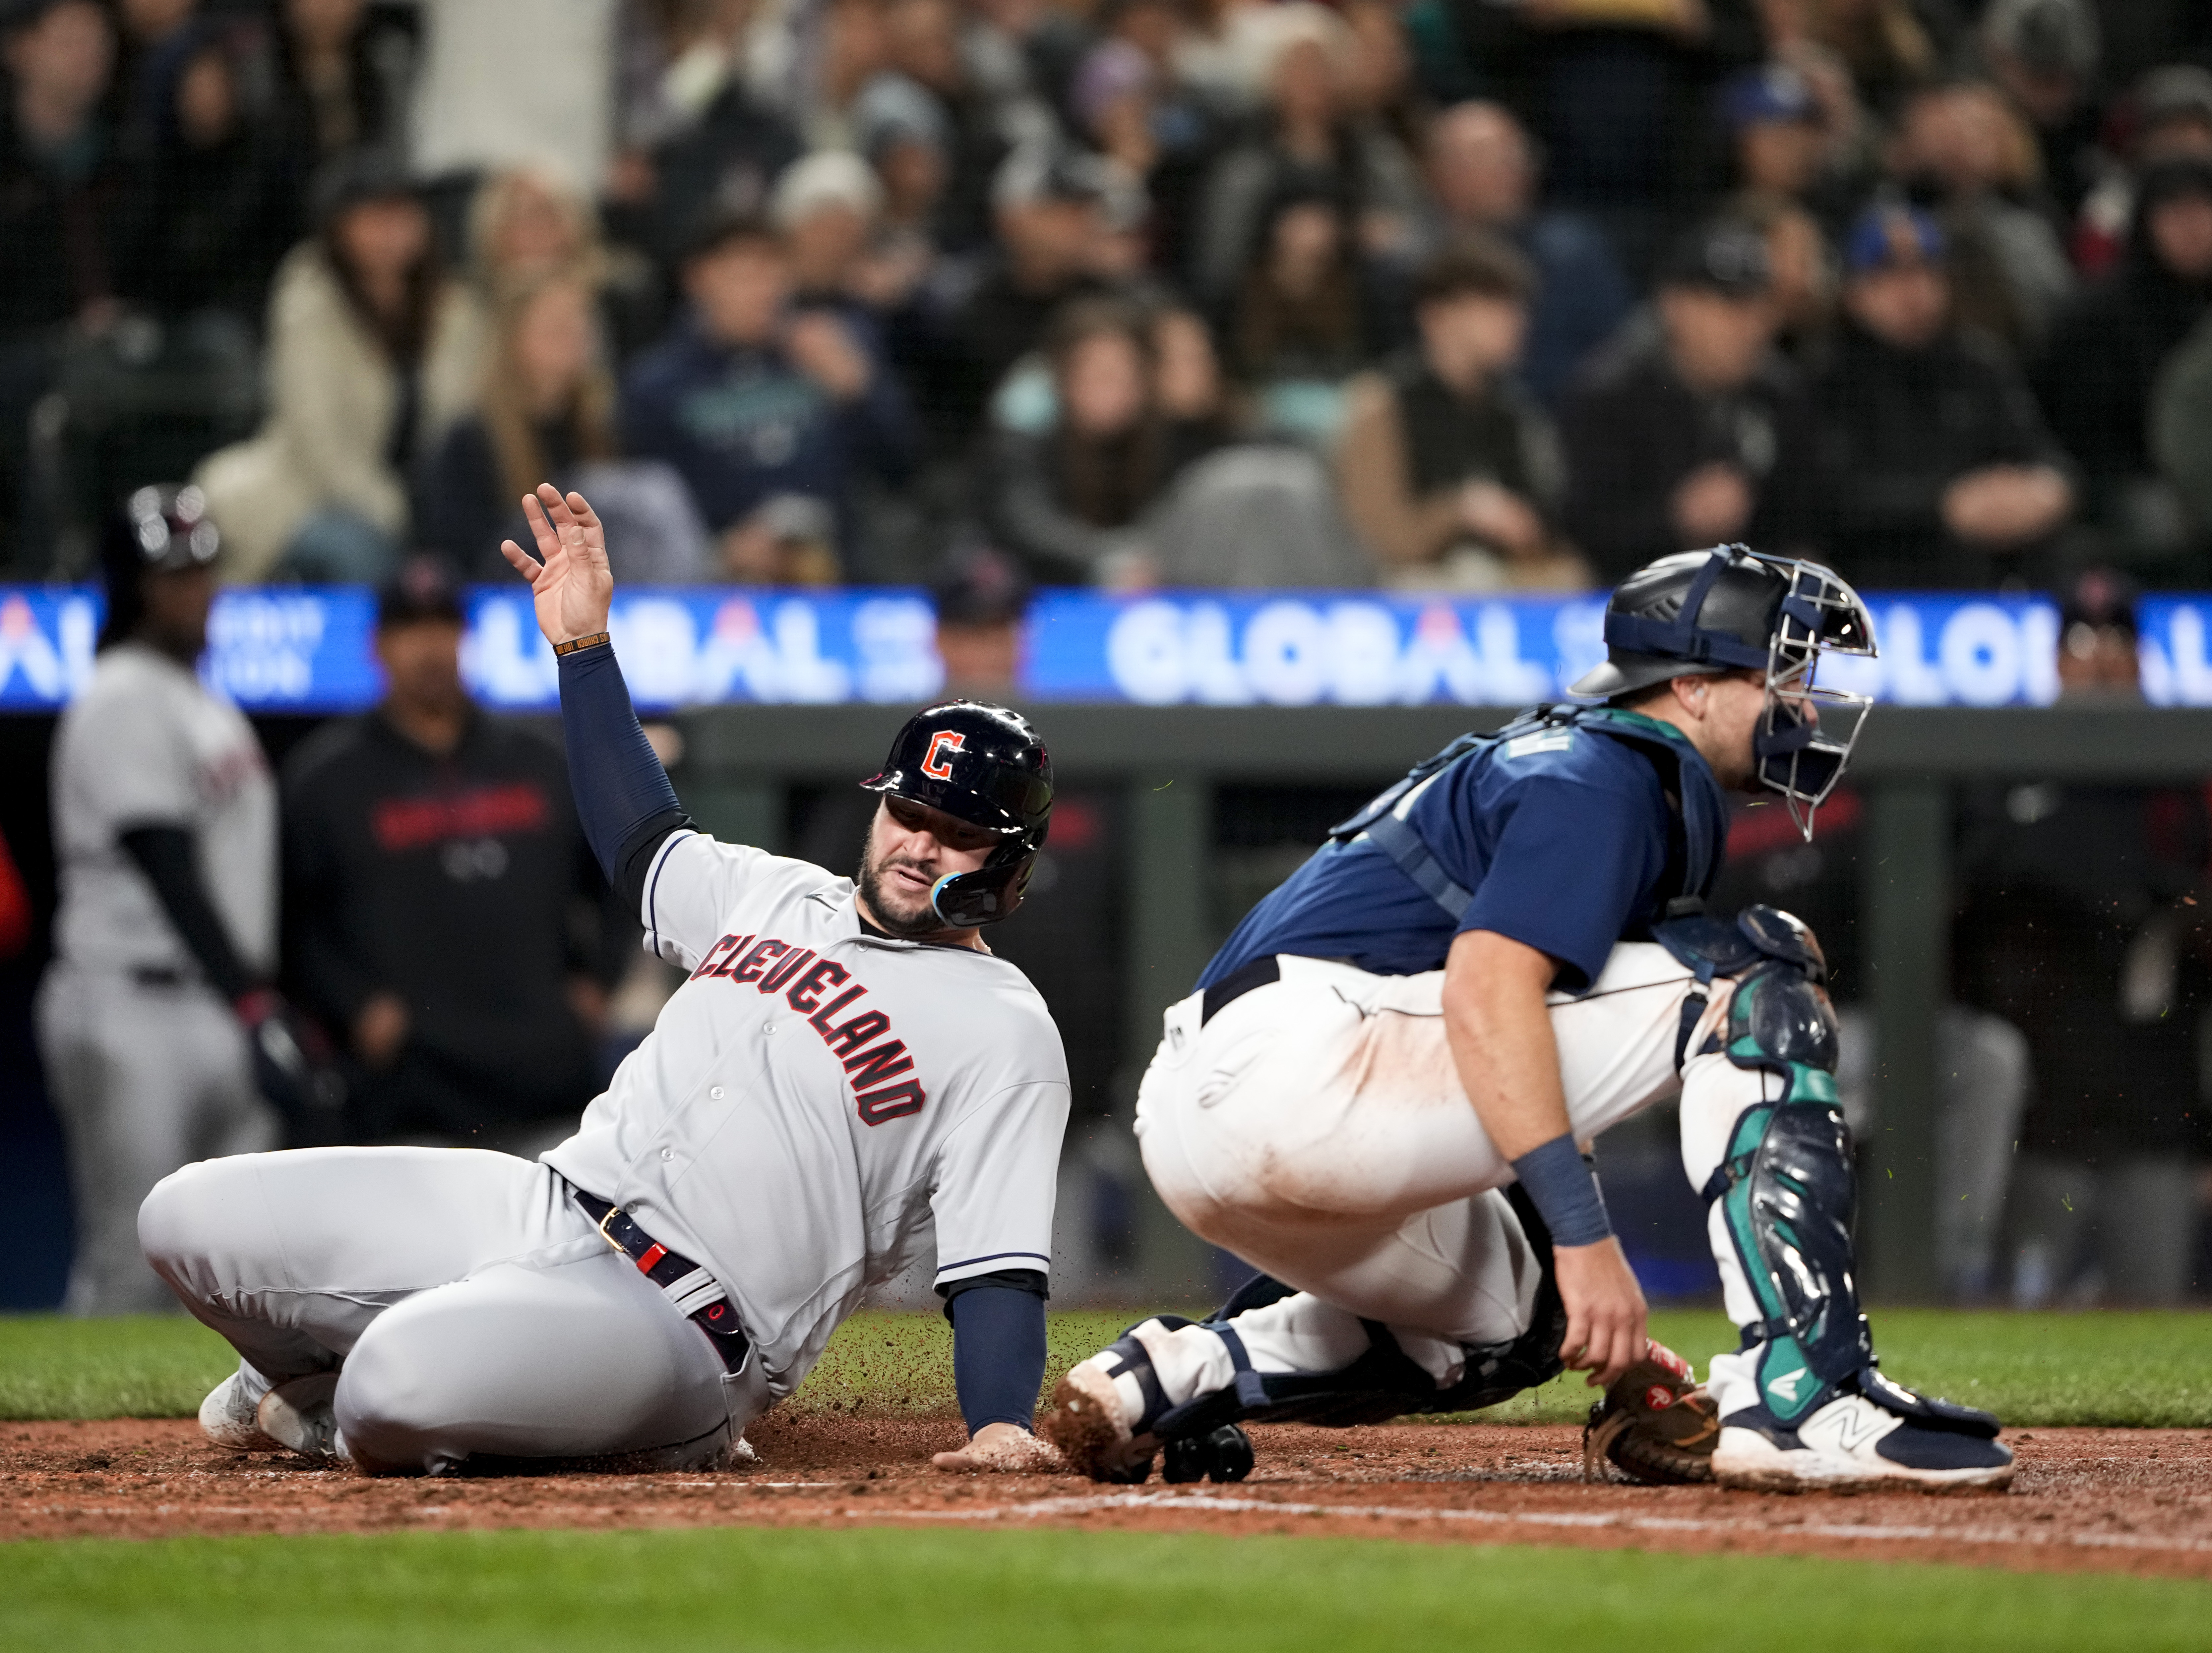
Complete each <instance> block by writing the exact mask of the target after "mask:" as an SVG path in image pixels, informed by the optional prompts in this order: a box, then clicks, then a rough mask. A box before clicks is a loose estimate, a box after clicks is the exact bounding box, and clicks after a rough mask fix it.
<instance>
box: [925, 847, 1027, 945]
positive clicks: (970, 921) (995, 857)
mask: <svg viewBox="0 0 2212 1653" xmlns="http://www.w3.org/2000/svg"><path fill="white" fill-rule="evenodd" d="M1033 872H1036V844H1034V843H1032V842H1027V841H1026V840H1024V841H1023V842H1018V843H1013V844H1008V845H1006V846H1005V847H1004V848H1000V849H998V850H995V851H994V852H993V854H992V856H991V859H990V860H987V861H986V862H985V863H984V864H983V865H982V866H980V867H978V868H976V869H975V871H974V872H948V873H946V874H945V876H944V877H943V878H939V880H938V881H937V882H936V883H935V884H932V885H931V886H930V890H929V905H930V908H931V909H932V910H933V912H935V913H936V915H937V916H938V917H939V918H940V919H942V920H943V921H945V924H946V926H947V927H950V928H952V929H955V930H969V929H973V928H975V927H976V926H978V925H981V924H996V923H997V922H998V921H1000V920H1001V919H1006V918H1012V916H1013V915H1014V910H1015V909H1017V908H1018V907H1019V906H1020V905H1021V904H1022V897H1023V896H1025V895H1027V894H1028V893H1029V887H1030V874H1031V873H1033Z"/></svg>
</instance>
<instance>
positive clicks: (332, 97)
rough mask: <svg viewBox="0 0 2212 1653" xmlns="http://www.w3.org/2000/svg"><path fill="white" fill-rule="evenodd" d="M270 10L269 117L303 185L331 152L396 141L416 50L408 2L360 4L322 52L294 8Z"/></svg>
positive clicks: (416, 25)
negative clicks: (273, 20)
mask: <svg viewBox="0 0 2212 1653" xmlns="http://www.w3.org/2000/svg"><path fill="white" fill-rule="evenodd" d="M273 9H275V10H276V11H277V12H278V13H279V14H280V16H279V20H278V25H277V27H276V28H275V29H274V30H273V31H272V33H273V34H274V36H275V48H274V50H273V52H271V54H270V56H271V58H272V63H271V70H272V74H271V78H272V79H273V80H274V82H275V86H274V88H273V96H272V98H271V103H272V109H271V119H272V121H273V124H274V125H276V129H277V131H279V132H281V133H282V134H283V147H284V151H285V153H286V155H288V156H289V158H290V160H291V161H292V164H293V167H294V168H295V173H296V176H297V178H298V179H299V183H300V187H301V190H302V191H304V190H305V188H306V186H307V180H308V179H310V178H312V177H313V174H314V172H315V169H316V167H318V166H319V165H320V164H321V163H322V162H323V161H325V160H327V159H329V158H330V157H331V156H332V155H338V154H341V153H343V151H345V150H348V149H390V148H391V147H392V146H393V145H394V144H395V143H397V141H398V138H399V136H400V131H401V128H402V126H403V125H404V121H405V119H406V113H407V89H408V88H409V86H410V84H411V83H412V80H413V76H414V70H415V64H416V57H417V55H418V53H419V52H420V49H421V44H422V43H421V40H420V38H419V37H420V33H421V21H420V18H419V17H418V15H417V13H416V9H415V8H414V7H411V6H401V5H394V4H378V3H372V4H368V5H365V6H363V7H362V9H361V11H360V13H359V14H358V15H356V18H355V19H354V21H353V23H352V26H351V27H350V29H349V32H348V33H347V34H346V36H345V38H344V40H343V41H338V40H332V41H331V46H330V48H329V49H328V50H327V51H325V50H323V49H321V48H319V46H316V45H314V44H313V43H311V42H309V41H308V40H307V37H306V36H305V35H304V34H303V33H302V32H301V27H300V26H299V22H298V20H297V19H296V18H295V16H294V15H292V14H293V11H294V8H292V7H291V6H289V5H283V6H278V7H276V8H273ZM300 9H301V10H302V11H304V10H306V9H307V8H304V7H302V8H300Z"/></svg>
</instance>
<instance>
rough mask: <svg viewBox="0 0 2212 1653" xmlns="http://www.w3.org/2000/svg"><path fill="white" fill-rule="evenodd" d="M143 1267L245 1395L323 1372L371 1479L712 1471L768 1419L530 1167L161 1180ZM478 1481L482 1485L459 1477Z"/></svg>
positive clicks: (152, 1199) (559, 1184)
mask: <svg viewBox="0 0 2212 1653" xmlns="http://www.w3.org/2000/svg"><path fill="white" fill-rule="evenodd" d="M138 1233H139V1239H140V1242H141V1243H142V1244H143V1246H144V1248H145V1254H146V1260H147V1261H149V1262H150V1263H151V1264H152V1265H153V1266H154V1270H155V1273H158V1274H159V1275H161V1278H162V1279H165V1280H167V1282H168V1284H169V1286H170V1289H171V1290H172V1291H174V1292H175V1293H176V1294H177V1296H178V1297H179V1299H180V1300H181V1301H182V1302H183V1303H184V1305H185V1308H187V1309H189V1310H191V1312H192V1314H193V1315H194V1316H197V1318H198V1319H199V1320H201V1321H202V1322H204V1323H205V1324H207V1325H208V1326H210V1327H212V1328H214V1329H215V1330H216V1331H218V1332H220V1333H222V1335H223V1336H224V1337H225V1338H227V1339H228V1340H229V1341H230V1344H231V1346H232V1347H234V1348H235V1349H236V1350H237V1351H238V1352H239V1354H240V1358H241V1365H240V1370H241V1371H242V1372H243V1373H244V1375H245V1378H246V1385H247V1387H248V1389H249V1390H250V1391H252V1392H254V1393H259V1392H261V1391H263V1390H265V1389H267V1388H269V1387H270V1386H273V1385H275V1384H277V1383H284V1382H286V1381H288V1380H289V1379H291V1378H295V1377H302V1376H307V1375H308V1374H310V1373H313V1372H319V1371H328V1370H332V1369H336V1370H337V1371H338V1374H339V1376H338V1383H337V1395H336V1397H335V1405H336V1407H337V1422H338V1429H339V1432H340V1434H341V1435H342V1436H343V1439H344V1443H345V1445H346V1448H347V1449H348V1450H349V1452H350V1453H351V1454H352V1455H353V1458H354V1461H355V1462H356V1464H358V1465H359V1466H360V1467H361V1468H364V1469H368V1470H369V1471H371V1472H381V1473H394V1474H422V1473H428V1474H451V1473H454V1472H455V1471H457V1470H459V1468H461V1467H462V1466H463V1465H465V1464H466V1463H468V1462H469V1461H470V1460H471V1459H483V1458H493V1459H499V1460H514V1459H524V1460H544V1459H565V1460H573V1459H588V1458H600V1457H608V1456H613V1455H624V1456H629V1455H646V1456H647V1457H649V1458H650V1459H651V1460H652V1461H653V1462H655V1463H657V1464H659V1465H661V1466H663V1467H667V1468H684V1467H695V1466H699V1465H703V1464H706V1463H709V1462H714V1461H715V1460H716V1459H718V1458H719V1457H720V1455H721V1454H722V1453H723V1452H724V1451H725V1450H726V1449H727V1448H728V1446H729V1445H730V1443H732V1442H733V1441H735V1440H736V1439H737V1438H738V1437H739V1436H741V1435H742V1434H743V1433H744V1426H745V1425H746V1424H747V1423H748V1422H749V1421H750V1419H752V1418H753V1417H754V1416H756V1415H757V1413H760V1412H761V1411H762V1410H763V1409H764V1407H766V1404H767V1381H766V1379H765V1378H764V1377H763V1375H762V1372H761V1363H760V1360H759V1358H758V1357H757V1356H755V1357H753V1358H750V1359H748V1360H747V1361H746V1362H745V1364H744V1369H743V1370H741V1371H738V1372H736V1373H730V1372H727V1371H726V1370H724V1367H723V1364H722V1358H721V1356H720V1353H719V1352H717V1350H716V1349H715V1348H714V1345H713V1344H712V1343H711V1342H710V1341H709V1340H708V1337H707V1334H705V1333H704V1332H703V1331H702V1330H701V1329H700V1328H698V1327H697V1326H696V1325H695V1324H694V1323H692V1322H690V1320H688V1319H686V1318H685V1317H684V1315H683V1314H682V1313H681V1312H679V1311H678V1309H677V1307H676V1306H675V1304H672V1303H671V1302H670V1301H669V1299H668V1298H667V1297H665V1296H664V1295H663V1294H662V1292H661V1291H660V1289H659V1287H658V1286H656V1285H653V1282H652V1281H650V1280H648V1279H646V1278H645V1277H644V1276H643V1275H642V1274H641V1273H638V1272H637V1269H636V1267H635V1265H633V1264H632V1263H631V1262H630V1261H629V1259H628V1258H627V1257H624V1256H623V1255H620V1254H619V1253H617V1252H616V1251H614V1250H612V1249H611V1248H610V1247H609V1245H608V1243H607V1242H606V1241H605V1239H604V1238H602V1237H600V1235H599V1231H598V1230H597V1229H596V1228H595V1227H594V1226H593V1225H592V1222H591V1220H590V1219H589V1218H586V1216H585V1215H584V1213H583V1212H582V1210H581V1209H580V1208H579V1207H578V1206H577V1205H576V1204H575V1202H574V1200H573V1199H572V1198H571V1197H570V1195H569V1190H568V1183H567V1182H565V1181H564V1180H563V1179H562V1177H561V1176H559V1175H558V1174H556V1172H555V1171H554V1170H552V1169H551V1168H550V1166H546V1165H542V1164H537V1163H535V1162H534V1161H531V1160H526V1159H517V1158H513V1156H511V1155H507V1154H499V1153H489V1152H483V1151H482V1150H479V1149H473V1148H309V1149H301V1150H298V1151H295V1152H289V1153H269V1154H249V1155H245V1156H242V1157H240V1158H232V1159H213V1160H207V1161H204V1162H203V1163H202V1164H197V1165H187V1166H185V1168H184V1170H180V1171H178V1172H176V1173H175V1174H174V1175H173V1176H168V1177H167V1178H165V1179H163V1181H162V1182H161V1184H160V1185H159V1186H158V1187H156V1188H155V1190H154V1191H153V1193H152V1194H149V1195H148V1196H147V1200H146V1203H145V1206H144V1207H143V1209H142V1210H141V1211H140V1212H139V1215H138ZM478 1467H479V1468H483V1467H487V1466H483V1465H481V1464H479V1466H478Z"/></svg>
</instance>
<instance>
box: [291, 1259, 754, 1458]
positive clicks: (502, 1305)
mask: <svg viewBox="0 0 2212 1653" xmlns="http://www.w3.org/2000/svg"><path fill="white" fill-rule="evenodd" d="M732 1396H735V1397H737V1400H736V1401H735V1403H734V1405H733V1401H732ZM764 1400H765V1395H763V1394H762V1393H761V1392H760V1388H759V1378H758V1363H757V1361H756V1362H754V1363H752V1364H750V1365H749V1366H748V1368H747V1369H746V1371H745V1372H744V1374H741V1375H740V1376H726V1374H725V1372H724V1370H723V1368H722V1363H721V1359H720V1356H719V1355H718V1354H717V1353H716V1352H715V1350H714V1346H712V1345H711V1344H710V1343H709V1342H708V1340H707V1338H706V1336H705V1334H703V1333H702V1332H701V1331H700V1330H699V1328H697V1327H696V1326H694V1325H692V1324H691V1323H690V1322H689V1321H687V1320H685V1319H684V1317H683V1316H681V1315H679V1314H678V1313H677V1311H676V1310H675V1308H674V1306H673V1305H672V1304H670V1303H669V1302H668V1300H667V1298H665V1297H663V1296H662V1295H661V1293H660V1292H659V1290H658V1289H656V1288H655V1287H654V1286H653V1285H652V1284H651V1283H650V1282H649V1281H647V1280H646V1279H643V1278H642V1277H641V1276H640V1275H639V1274H638V1273H637V1271H636V1270H635V1268H632V1267H629V1266H628V1265H627V1264H626V1263H625V1262H624V1261H623V1259H621V1258H618V1257H617V1256H615V1255H613V1254H612V1253H608V1254H605V1255H602V1256H594V1257H590V1258H586V1259H585V1260H582V1261H577V1262H572V1263H565V1264H562V1265H560V1266H558V1267H550V1268H529V1267H521V1266H520V1265H516V1264H500V1265H497V1266H495V1267H491V1268H488V1269H485V1270H483V1272H482V1273H478V1274H476V1275H474V1276H472V1277H471V1278H470V1279H465V1280H462V1281H459V1282H458V1283H456V1284H454V1285H445V1286H440V1287H438V1288H437V1289H435V1290H434V1291H423V1292H421V1293H418V1294H417V1295H416V1296H414V1297H410V1298H408V1299H407V1300H406V1301H405V1302H404V1303H401V1304H397V1305H395V1306H394V1307H392V1308H391V1309H389V1310H386V1311H385V1312H384V1313H383V1314H382V1315H380V1316H378V1317H377V1319H376V1321H375V1322H374V1324H373V1325H371V1326H370V1327H369V1328H368V1330H367V1331H366V1332H365V1333H363V1334H362V1337H361V1340H360V1341H359V1342H358V1343H356V1345H355V1346H354V1349H353V1352H352V1353H351V1354H350V1355H349V1357H348V1358H347V1360H346V1364H345V1366H344V1369H343V1372H342V1373H341V1375H340V1376H339V1379H338V1386H337V1395H335V1397H334V1401H333V1404H334V1406H335V1409H336V1413H337V1425H338V1429H339V1432H340V1433H341V1434H342V1436H343V1438H344V1442H345V1445H346V1448H347V1449H348V1450H349V1452H350V1453H351V1454H352V1455H353V1457H354V1459H355V1462H357V1463H359V1464H360V1465H361V1466H362V1468H367V1469H370V1470H373V1471H374V1470H380V1471H385V1472H387V1473H396V1474H421V1473H424V1472H428V1473H432V1474H439V1473H450V1472H453V1471H454V1470H458V1469H460V1468H464V1467H465V1466H468V1465H470V1464H471V1463H472V1462H473V1463H475V1464H476V1465H477V1467H479V1468H482V1467H485V1464H484V1461H486V1460H491V1461H495V1462H505V1461H513V1460H541V1459H556V1460H572V1459H586V1458H599V1457H608V1456H615V1455H631V1454H648V1455H654V1456H656V1457H657V1458H665V1459H667V1461H668V1462H669V1463H670V1464H671V1466H673V1465H676V1464H678V1463H688V1462H707V1461H709V1460H711V1459H712V1458H713V1457H714V1455H716V1454H717V1453H718V1452H719V1451H720V1449H723V1448H725V1447H726V1446H727V1445H728V1443H730V1442H732V1441H734V1440H735V1439H736V1438H737V1437H738V1434H739V1433H741V1432H742V1431H743V1426H744V1421H745V1420H746V1419H749V1418H750V1416H751V1414H752V1413H753V1412H756V1411H757V1410H758V1409H759V1407H760V1406H761V1405H762V1404H763V1401H764ZM734 1413H743V1414H744V1416H742V1417H738V1416H735V1415H733V1414H734Z"/></svg>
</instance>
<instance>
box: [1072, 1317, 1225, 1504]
mask: <svg viewBox="0 0 2212 1653" xmlns="http://www.w3.org/2000/svg"><path fill="white" fill-rule="evenodd" d="M1189 1323H1190V1322H1188V1321H1185V1320H1177V1321H1176V1322H1173V1324H1172V1325H1170V1324H1169V1323H1167V1322H1164V1321H1161V1320H1149V1321H1145V1322H1140V1325H1139V1326H1135V1327H1132V1328H1130V1329H1129V1330H1128V1331H1127V1332H1126V1333H1124V1334H1122V1335H1121V1337H1119V1338H1116V1339H1115V1340H1114V1341H1113V1342H1112V1343H1111V1344H1109V1345H1108V1346H1106V1347H1105V1348H1103V1349H1102V1350H1100V1351H1099V1352H1097V1354H1094V1355H1092V1356H1091V1358H1090V1359H1088V1360H1085V1361H1084V1362H1082V1363H1081V1364H1078V1365H1075V1366H1073V1367H1071V1368H1070V1369H1069V1370H1068V1373H1067V1376H1065V1377H1063V1378H1061V1379H1060V1382H1059V1383H1057V1384H1055V1385H1054V1388H1053V1391H1052V1403H1051V1405H1050V1406H1048V1407H1046V1409H1045V1413H1044V1416H1043V1417H1042V1418H1040V1419H1037V1425H1036V1432H1037V1433H1038V1434H1039V1435H1041V1436H1042V1437H1044V1438H1045V1439H1046V1440H1048V1441H1049V1442H1050V1443H1052V1444H1053V1445H1054V1446H1055V1447H1057V1448H1058V1449H1060V1456H1061V1457H1063V1458H1065V1459H1066V1461H1067V1465H1068V1468H1071V1469H1073V1470H1075V1471H1076V1472H1078V1473H1079V1474H1085V1475H1088V1476H1090V1477H1091V1480H1103V1481H1115V1482H1119V1483H1121V1484H1123V1485H1130V1484H1133V1483H1135V1482H1137V1481H1141V1480H1145V1479H1146V1477H1147V1476H1149V1475H1150V1474H1152V1455H1153V1454H1154V1453H1155V1452H1157V1451H1158V1450H1159V1445H1160V1443H1159V1441H1158V1438H1157V1437H1155V1436H1153V1435H1152V1432H1151V1429H1152V1421H1153V1419H1156V1418H1158V1416H1159V1415H1160V1414H1161V1413H1164V1412H1165V1411H1166V1410H1167V1409H1168V1403H1167V1397H1166V1395H1164V1394H1163V1393H1162V1392H1161V1389H1160V1380H1159V1377H1158V1375H1157V1374H1156V1373H1155V1372H1154V1371H1153V1370H1152V1356H1151V1354H1149V1353H1148V1352H1146V1348H1145V1346H1144V1344H1143V1343H1142V1342H1141V1341H1139V1339H1138V1337H1137V1333H1138V1331H1139V1330H1140V1329H1142V1328H1153V1327H1157V1328H1159V1329H1160V1330H1162V1331H1170V1330H1173V1329H1174V1328H1175V1326H1187V1325H1188V1324H1189Z"/></svg>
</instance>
